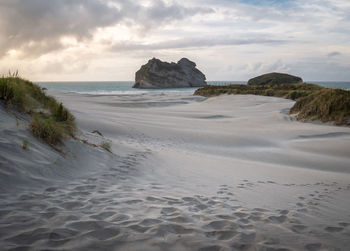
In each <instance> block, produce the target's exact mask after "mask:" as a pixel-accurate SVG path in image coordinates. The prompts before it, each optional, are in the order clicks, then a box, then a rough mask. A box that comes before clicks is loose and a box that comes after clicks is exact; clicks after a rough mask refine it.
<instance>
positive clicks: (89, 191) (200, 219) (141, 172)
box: [0, 91, 350, 250]
mask: <svg viewBox="0 0 350 251" xmlns="http://www.w3.org/2000/svg"><path fill="white" fill-rule="evenodd" d="M49 94H52V95H53V96H55V97H56V98H57V99H58V100H60V101H62V102H63V103H64V104H65V106H66V107H68V108H69V110H70V111H71V112H72V113H73V114H74V116H75V117H76V121H77V125H78V128H79V129H80V133H79V134H78V137H80V138H82V139H87V140H88V141H89V142H91V143H95V144H98V143H100V142H102V141H108V142H111V146H112V147H111V150H112V153H109V152H107V151H105V150H103V149H101V148H96V147H92V146H88V145H86V144H83V143H81V142H77V141H75V140H72V139H70V140H68V141H67V142H66V143H65V147H64V151H65V153H66V155H65V156H63V155H62V154H60V153H58V152H56V151H54V150H53V149H52V148H50V147H48V146H47V145H45V144H43V143H41V142H38V141H36V140H35V139H34V138H33V137H32V136H31V135H30V132H28V130H27V129H26V118H25V116H23V117H19V118H18V119H17V121H16V119H15V118H14V116H12V115H11V114H8V113H7V112H6V111H5V110H4V109H3V108H1V110H0V112H1V117H0V120H1V125H2V126H1V130H0V140H1V144H0V147H1V149H0V166H1V171H0V179H1V182H0V191H1V194H0V205H1V206H0V243H1V248H3V249H5V250H12V249H13V250H42V249H45V250H47V249H49V250H347V249H348V247H349V246H350V128H348V127H337V126H332V125H326V124H320V123H319V124H317V123H303V122H298V121H294V120H293V119H291V117H290V116H289V115H288V111H289V109H290V107H291V106H292V105H293V101H291V100H287V99H282V98H273V97H262V96H253V95H235V96H234V95H230V96H225V95H223V96H219V97H214V98H208V99H206V98H203V97H199V96H192V94H191V93H176V92H174V93H143V94H138V95H84V94H77V93H61V92H53V91H52V92H50V93H49ZM18 123H19V125H18ZM16 124H17V125H16ZM94 130H98V131H99V132H100V133H101V134H102V135H103V136H100V135H98V134H96V133H92V131H94ZM23 139H28V141H29V142H30V144H29V149H30V150H29V152H25V153H23V150H22V149H21V146H20V142H22V140H23Z"/></svg>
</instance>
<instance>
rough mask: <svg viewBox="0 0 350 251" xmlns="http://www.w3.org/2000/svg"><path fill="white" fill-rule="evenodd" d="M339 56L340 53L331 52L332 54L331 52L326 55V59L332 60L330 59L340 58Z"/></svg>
mask: <svg viewBox="0 0 350 251" xmlns="http://www.w3.org/2000/svg"><path fill="white" fill-rule="evenodd" d="M340 55H341V53H340V52H338V51H333V52H331V53H328V54H327V57H329V58H332V57H336V56H340Z"/></svg>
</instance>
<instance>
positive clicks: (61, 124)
mask: <svg viewBox="0 0 350 251" xmlns="http://www.w3.org/2000/svg"><path fill="white" fill-rule="evenodd" d="M0 100H2V101H3V102H4V104H5V105H6V106H7V107H13V108H14V109H16V110H18V111H20V112H25V113H28V114H30V115H31V116H32V118H33V119H32V121H31V123H30V129H31V131H32V133H33V135H34V136H36V137H37V138H39V139H42V140H43V141H45V142H46V143H48V144H49V145H52V146H54V145H56V144H58V143H61V142H62V141H63V139H64V138H66V137H71V136H74V132H75V129H76V127H75V123H74V117H73V115H72V114H70V113H69V111H68V110H67V109H66V108H65V107H64V106H63V105H62V104H61V103H58V102H57V100H56V99H55V98H53V97H51V96H47V95H46V94H45V93H44V92H43V91H42V90H41V88H40V87H39V86H37V85H35V84H33V83H32V82H30V81H27V80H24V79H21V78H19V77H2V78H0Z"/></svg>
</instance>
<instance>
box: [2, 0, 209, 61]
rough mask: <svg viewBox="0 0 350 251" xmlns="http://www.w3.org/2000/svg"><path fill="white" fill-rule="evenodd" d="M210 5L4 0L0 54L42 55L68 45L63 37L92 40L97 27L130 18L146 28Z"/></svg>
mask: <svg viewBox="0 0 350 251" xmlns="http://www.w3.org/2000/svg"><path fill="white" fill-rule="evenodd" d="M210 12H212V10H211V9H209V8H203V7H184V6H181V5H179V4H176V3H169V4H167V3H165V2H163V1H161V0H156V1H153V2H152V4H151V5H148V6H144V5H141V4H139V3H138V2H137V4H136V3H135V2H134V1H131V0H119V1H117V0H110V1H107V0H106V1H103V0H74V1H71V0H50V1H42V0H2V1H1V2H0V16H1V19H0V56H4V55H5V54H6V52H8V51H9V50H10V49H14V50H20V51H21V52H22V55H23V56H40V55H43V54H45V53H47V52H51V51H54V50H60V49H63V48H65V47H67V45H64V44H63V43H61V39H62V38H63V37H72V38H74V39H76V40H77V41H79V42H86V41H88V40H91V39H92V37H93V34H94V32H95V31H96V29H97V28H101V27H102V28H103V27H109V26H112V25H115V24H117V23H123V22H128V23H129V25H137V26H139V27H142V28H143V29H144V30H147V29H150V28H157V26H158V27H159V26H161V25H163V24H165V23H171V22H172V21H175V20H181V19H184V18H187V17H189V16H192V15H196V14H198V13H210Z"/></svg>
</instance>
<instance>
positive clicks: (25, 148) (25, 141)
mask: <svg viewBox="0 0 350 251" xmlns="http://www.w3.org/2000/svg"><path fill="white" fill-rule="evenodd" d="M22 149H23V150H28V149H29V148H28V140H26V139H25V140H23V142H22Z"/></svg>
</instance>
